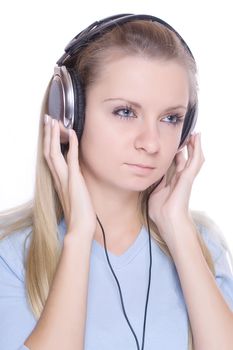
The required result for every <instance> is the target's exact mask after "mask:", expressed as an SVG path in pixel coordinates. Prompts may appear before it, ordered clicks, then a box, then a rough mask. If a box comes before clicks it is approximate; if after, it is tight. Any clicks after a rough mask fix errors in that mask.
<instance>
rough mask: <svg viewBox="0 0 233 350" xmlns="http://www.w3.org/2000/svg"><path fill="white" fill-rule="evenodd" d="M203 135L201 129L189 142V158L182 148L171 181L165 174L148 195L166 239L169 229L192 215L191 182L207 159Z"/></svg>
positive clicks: (153, 216)
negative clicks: (202, 146) (204, 152)
mask: <svg viewBox="0 0 233 350" xmlns="http://www.w3.org/2000/svg"><path fill="white" fill-rule="evenodd" d="M200 136H201V135H200V133H199V134H196V135H192V136H191V137H190V139H189V142H188V144H187V150H188V159H186V158H185V156H184V154H183V151H179V152H178V153H177V154H176V156H175V165H176V169H175V174H174V176H173V178H172V179H171V181H170V183H169V184H168V185H166V179H165V178H164V179H163V181H162V182H161V184H160V185H159V186H158V188H156V189H155V190H154V191H153V192H152V194H151V195H150V198H149V202H148V214H149V216H150V218H151V219H152V220H153V221H154V222H155V224H156V225H157V227H158V229H159V231H160V234H161V236H162V237H163V239H164V240H165V242H167V243H168V241H169V238H170V237H169V233H170V232H172V234H174V232H173V231H174V230H173V227H174V226H176V224H178V223H179V222H180V221H181V220H183V219H185V220H187V219H188V220H189V219H190V214H189V199H190V195H191V190H192V185H193V182H194V180H195V177H196V176H197V174H198V172H199V170H200V169H201V167H202V165H203V163H204V161H205V158H204V155H203V152H202V148H201V137H200Z"/></svg>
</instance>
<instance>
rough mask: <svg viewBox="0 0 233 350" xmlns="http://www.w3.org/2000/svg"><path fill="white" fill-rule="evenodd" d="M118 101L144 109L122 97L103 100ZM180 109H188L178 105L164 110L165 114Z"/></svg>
mask: <svg viewBox="0 0 233 350" xmlns="http://www.w3.org/2000/svg"><path fill="white" fill-rule="evenodd" d="M116 100H120V101H125V102H128V103H129V104H130V105H132V106H135V107H137V108H139V109H142V106H141V105H140V104H139V103H137V102H134V101H130V100H126V99H125V98H121V97H115V98H106V99H105V100H103V102H108V101H116ZM180 108H182V109H185V110H186V109H187V107H186V106H183V105H177V106H171V107H169V108H166V109H165V110H164V112H165V113H166V112H168V111H170V110H174V109H180Z"/></svg>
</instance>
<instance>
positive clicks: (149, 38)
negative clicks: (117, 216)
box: [0, 21, 215, 349]
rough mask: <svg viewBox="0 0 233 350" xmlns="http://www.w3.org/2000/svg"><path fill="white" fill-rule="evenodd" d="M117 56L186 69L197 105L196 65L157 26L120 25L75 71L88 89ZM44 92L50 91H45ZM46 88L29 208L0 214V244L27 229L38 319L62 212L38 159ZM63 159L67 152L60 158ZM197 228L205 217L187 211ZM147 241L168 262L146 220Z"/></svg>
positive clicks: (88, 50)
mask: <svg viewBox="0 0 233 350" xmlns="http://www.w3.org/2000/svg"><path fill="white" fill-rule="evenodd" d="M117 53H120V54H125V55H128V54H135V55H143V56H147V57H152V58H162V59H164V60H176V61H178V62H180V64H182V65H183V66H185V67H186V68H187V71H188V73H189V80H190V103H191V104H194V103H197V81H196V65H195V62H194V60H193V59H192V58H191V57H190V55H189V54H188V53H187V51H186V50H185V49H184V47H183V45H181V43H180V41H179V40H178V38H177V37H176V36H175V35H174V33H172V32H171V31H170V30H168V29H167V28H165V27H164V26H162V25H160V24H158V23H151V22H146V21H135V22H130V23H125V24H124V25H121V26H119V27H116V28H114V29H113V30H111V31H109V32H108V33H106V34H104V35H102V36H101V37H100V38H98V39H96V40H95V41H94V42H92V43H90V44H89V45H88V46H86V47H85V48H84V49H83V50H82V51H81V53H80V54H79V55H78V56H77V60H76V62H75V65H74V67H75V69H76V70H77V72H78V74H79V78H80V80H81V82H82V84H83V86H84V88H85V89H87V87H88V86H90V85H91V84H94V83H95V81H96V79H97V78H98V74H99V72H100V70H101V68H102V67H103V66H104V63H106V62H107V59H109V58H110V59H111V57H113V56H114V57H116V55H117ZM48 88H49V85H48ZM48 88H47V90H46V92H45V96H44V99H43V103H42V108H41V116H40V120H39V135H38V146H37V159H36V181H35V188H34V196H33V199H32V200H30V201H29V202H27V203H25V204H23V205H21V206H18V207H16V208H13V209H11V210H7V211H5V212H2V213H0V230H1V232H2V238H3V237H5V236H7V235H9V234H11V233H12V232H15V231H17V230H22V229H24V228H26V227H30V228H31V232H30V239H31V241H30V246H29V249H28V255H27V259H26V263H25V269H26V289H27V295H28V301H29V303H30V306H31V309H32V312H33V313H34V315H35V317H36V318H39V317H40V315H41V312H42V310H43V307H44V305H45V302H46V299H47V297H48V294H49V289H50V286H51V283H52V280H53V277H54V274H55V272H56V268H57V264H58V261H59V257H60V253H61V249H62V247H61V242H60V241H59V235H58V223H59V222H60V220H61V219H62V217H63V210H62V206H61V203H60V200H59V197H58V195H57V193H56V190H55V187H54V182H53V178H52V175H51V173H50V170H49V168H48V165H47V162H46V161H45V159H44V156H43V129H44V125H43V118H44V114H45V112H46V108H47V98H48ZM64 156H65V157H66V152H64ZM173 172H174V163H172V164H171V166H170V168H169V169H168V179H169V178H171V177H172V174H173ZM147 195H148V189H147V190H145V191H144V192H142V193H140V203H141V213H142V218H143V220H144V224H145V225H146V199H147ZM192 216H193V219H194V221H195V222H196V223H198V221H200V218H203V217H204V216H203V215H202V214H200V213H198V212H194V211H192ZM149 224H150V228H151V234H152V238H153V239H154V240H155V241H156V242H157V244H158V246H159V247H160V248H161V249H162V250H163V252H164V253H165V254H166V255H167V256H169V257H170V258H171V259H172V256H171V254H170V252H169V249H168V246H167V245H166V243H165V242H164V240H163V239H162V238H161V236H160V233H159V231H158V229H157V227H156V224H155V223H154V222H153V221H152V220H149ZM198 240H199V243H200V247H201V250H202V252H203V255H204V257H205V259H206V262H207V264H208V266H209V268H210V270H211V271H212V273H213V275H215V270H214V264H213V260H212V257H211V254H210V252H209V250H208V248H207V246H206V244H205V242H204V240H203V238H202V237H201V235H198ZM188 331H189V333H188V334H189V337H188V339H189V349H193V337H192V331H191V326H190V322H189V327H188Z"/></svg>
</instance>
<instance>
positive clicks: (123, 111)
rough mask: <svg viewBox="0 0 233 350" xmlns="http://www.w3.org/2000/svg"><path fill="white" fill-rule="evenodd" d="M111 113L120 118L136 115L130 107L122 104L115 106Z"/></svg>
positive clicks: (129, 117) (130, 117)
mask: <svg viewBox="0 0 233 350" xmlns="http://www.w3.org/2000/svg"><path fill="white" fill-rule="evenodd" d="M113 114H114V115H115V116H117V117H118V118H121V119H128V120H129V119H132V118H135V117H136V114H135V112H134V110H133V109H132V108H131V107H128V106H124V107H120V108H117V109H115V110H114V111H113Z"/></svg>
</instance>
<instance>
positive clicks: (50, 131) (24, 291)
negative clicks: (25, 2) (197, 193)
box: [0, 15, 233, 350]
mask: <svg viewBox="0 0 233 350" xmlns="http://www.w3.org/2000/svg"><path fill="white" fill-rule="evenodd" d="M61 62H62V63H61ZM60 63H61V64H60ZM58 66H59V67H60V70H59V74H58V73H56V74H54V76H53V78H52V79H51V81H50V83H49V86H48V89H47V91H46V94H45V98H44V103H43V106H42V112H41V118H40V122H39V124H40V125H39V139H38V157H37V171H36V183H35V194H34V198H33V200H32V201H30V202H29V203H27V204H25V205H24V206H22V207H20V208H18V209H17V210H16V209H15V211H13V212H12V211H11V212H9V213H7V212H5V213H2V214H1V232H2V239H1V241H0V258H1V259H0V313H1V320H0V348H1V349H4V350H17V349H18V350H23V349H24V350H26V349H30V350H41V349H43V350H55V349H56V350H60V349H62V350H64V349H66V350H92V349H95V350H104V349H108V350H109V349H111V350H115V349H117V350H119V349H127V350H134V349H138V350H139V349H145V350H152V349H163V350H170V349H172V350H182V349H184V350H186V349H195V350H202V349H208V350H212V349H224V350H228V349H229V350H230V349H232V346H233V275H232V272H231V270H230V265H229V262H228V260H227V247H226V245H225V243H224V240H223V238H221V235H220V234H218V230H217V228H216V227H215V226H214V225H213V224H212V223H211V221H210V220H206V219H205V217H204V215H201V214H200V213H198V212H193V211H191V210H190V209H189V199H190V195H191V190H192V184H193V182H194V180H195V178H196V176H197V174H198V173H199V171H200V169H201V167H202V165H203V162H204V156H203V152H202V147H201V137H200V134H195V133H193V134H191V131H192V130H193V128H194V126H195V121H196V116H197V80H196V64H195V60H194V58H193V56H192V53H191V51H190V50H189V48H188V46H187V44H186V43H185V42H184V41H183V39H182V38H181V37H180V36H179V34H178V33H177V32H175V30H174V29H173V28H172V27H170V26H169V25H168V24H166V23H165V22H163V21H162V20H159V19H158V18H155V17H153V18H152V16H140V15H138V16H133V15H119V16H114V17H111V18H108V19H105V20H103V21H100V22H96V23H94V24H93V25H91V26H90V27H88V28H87V29H86V30H84V31H83V32H81V33H80V34H79V35H78V36H77V37H75V38H74V39H73V40H72V41H71V43H70V44H69V45H68V46H67V48H66V54H65V55H63V56H62V58H61V59H60V60H59V64H58ZM61 67H62V68H61ZM55 72H58V68H56V69H55ZM69 84H70V86H72V88H71V90H70V88H68V90H67V91H68V92H67V91H66V88H67V86H68V87H69ZM66 93H67V96H66ZM64 98H66V99H65V100H64ZM70 98H71V99H72V98H73V99H74V104H73V106H72V103H71V105H69V103H70V100H69V99H70ZM84 111H85V123H84V125H82V124H80V122H83V121H84ZM82 113H83V115H82ZM48 114H49V115H48ZM73 114H74V115H73ZM63 117H64V118H63ZM82 118H83V120H82ZM78 119H79V120H78ZM67 123H68V126H67ZM69 123H70V124H69ZM80 125H81V126H80ZM184 148H186V149H187V159H186V157H185V155H184V153H183V149H184ZM151 237H152V239H151ZM152 262H153V263H152Z"/></svg>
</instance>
